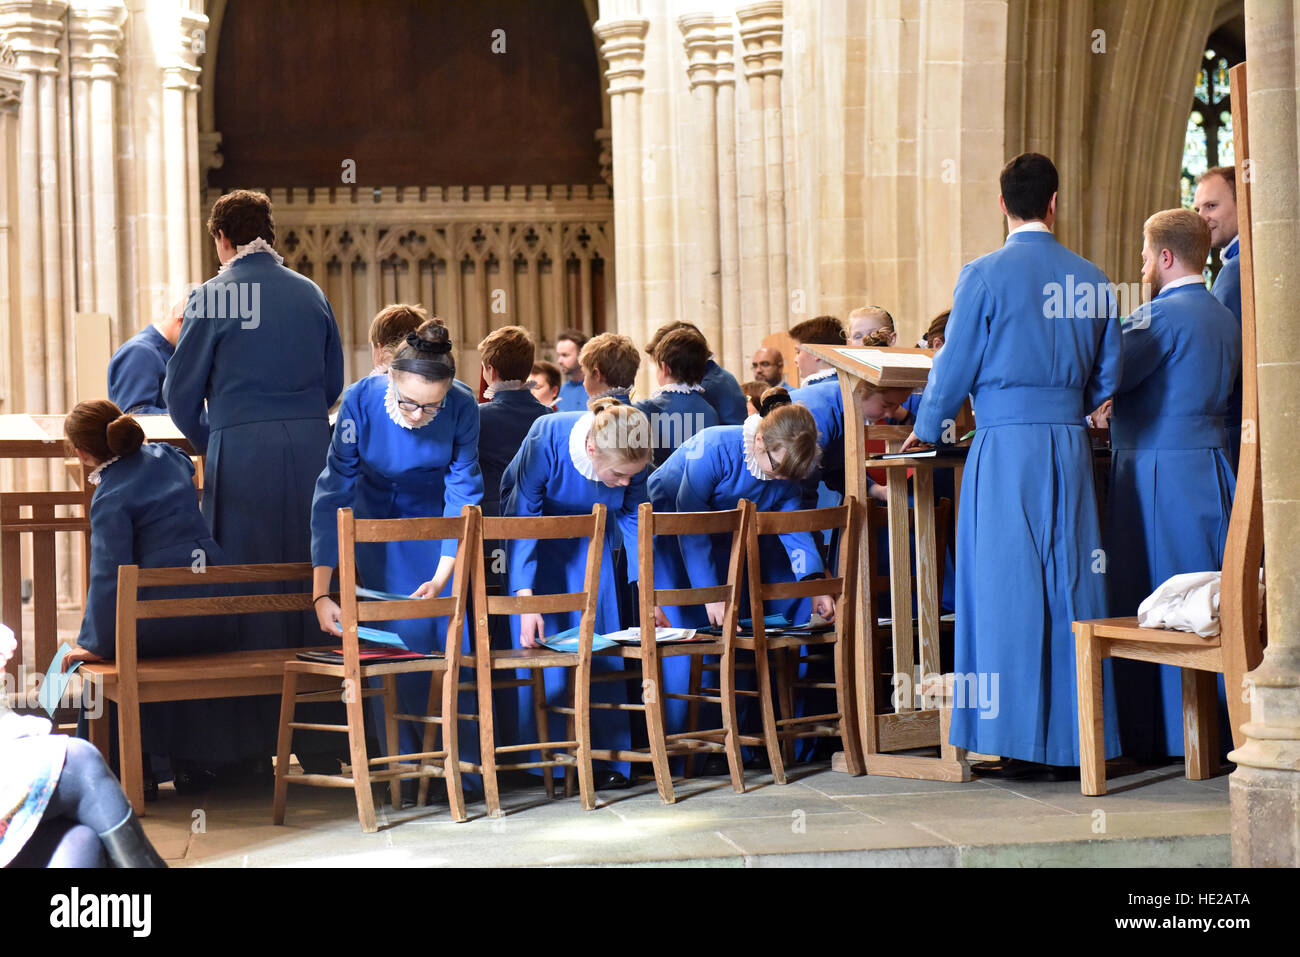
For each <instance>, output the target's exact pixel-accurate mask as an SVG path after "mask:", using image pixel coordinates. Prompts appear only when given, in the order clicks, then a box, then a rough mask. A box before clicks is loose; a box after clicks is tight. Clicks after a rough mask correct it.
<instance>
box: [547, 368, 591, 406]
mask: <svg viewBox="0 0 1300 957" xmlns="http://www.w3.org/2000/svg"><path fill="white" fill-rule="evenodd" d="M555 411H556V412H586V411H587V389H586V387H585V386H584V385H583V384H582V382H581V380H580V381H578V382H574V381H573V380H572V379H570V378H569V377H568V376H564V381H563V382H561V383H560V394H559V396H558V397H557V398H556V400H555Z"/></svg>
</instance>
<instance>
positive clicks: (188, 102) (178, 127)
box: [153, 10, 208, 318]
mask: <svg viewBox="0 0 1300 957" xmlns="http://www.w3.org/2000/svg"><path fill="white" fill-rule="evenodd" d="M207 25H208V18H207V17H205V16H204V15H203V14H202V13H197V12H195V11H192V10H182V11H180V13H179V15H178V16H177V19H176V33H175V35H174V36H173V38H172V42H171V44H169V45H168V46H167V47H164V49H165V51H166V52H165V54H164V55H163V57H162V68H163V92H162V108H163V138H164V139H163V142H164V144H165V152H164V154H163V171H164V177H165V178H164V182H163V190H164V192H165V194H166V204H167V206H166V208H167V281H168V285H169V287H170V290H171V293H170V295H171V296H178V295H179V292H180V290H181V289H183V288H184V286H185V284H186V283H188V282H198V281H200V280H201V279H202V278H204V277H203V276H201V275H200V271H201V269H202V265H201V255H200V248H199V236H200V232H201V227H200V225H199V220H200V219H201V216H200V212H199V143H198V131H199V114H198V92H199V83H198V81H199V63H198V61H199V53H200V51H201V49H202V44H201V43H199V42H198V41H197V38H198V37H200V36H201V34H200V33H199V31H201V30H203V29H204V28H205V27H206V26H207ZM170 307H171V302H170V301H169V302H168V303H167V304H166V305H165V306H164V309H167V308H170ZM153 318H157V317H156V316H155V317H153Z"/></svg>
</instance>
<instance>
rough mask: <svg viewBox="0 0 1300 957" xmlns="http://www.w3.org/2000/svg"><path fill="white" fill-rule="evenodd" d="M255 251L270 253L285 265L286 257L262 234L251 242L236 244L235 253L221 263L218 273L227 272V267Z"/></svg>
mask: <svg viewBox="0 0 1300 957" xmlns="http://www.w3.org/2000/svg"><path fill="white" fill-rule="evenodd" d="M253 253H270V254H271V257H272V258H273V259H274V260H275V261H276V262H277V263H279V264H280V265H281V266H283V265H284V257H283V256H281V255H280V254H279V253H277V252H276V251H275V249H274V248H273V247H272V246H271V244H270V243H268V242H267V241H266V240H265V239H263V238H262V237H261V236H258V237H257V238H256V239H254V240H253V241H252V242H251V243H244V245H242V246H236V247H235V255H233V256H231V257H230V258H229V259H227V260H226V261H225V262H224V263H222V264H221V268H220V269H218V270H217V275H221V274H222V273H223V272H225V271H226V270H227V269H229V268H230V267H231V266H233V265H234V264H235V263H236V262H238V261H239V260H241V259H243V258H244V257H245V256H251V255H253Z"/></svg>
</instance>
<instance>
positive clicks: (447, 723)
mask: <svg viewBox="0 0 1300 957" xmlns="http://www.w3.org/2000/svg"><path fill="white" fill-rule="evenodd" d="M442 678H443V680H442V709H441V716H442V750H443V753H444V754H445V757H444V758H443V759H442V777H443V781H444V782H445V783H446V785H447V806H448V807H449V808H450V809H451V819H452V820H453V821H455V822H457V823H458V824H461V823H464V822H465V820H466V815H465V786H464V784H463V783H462V782H461V779H460V722H459V721H458V720H457V719H456V713H457V711H458V703H459V700H460V682H459V681H452V680H451V676H450V675H449V674H448V675H443V676H442ZM423 763H424V762H423V760H421V764H423ZM427 780H429V779H428V778H421V779H420V781H421V783H423V782H425V781H427Z"/></svg>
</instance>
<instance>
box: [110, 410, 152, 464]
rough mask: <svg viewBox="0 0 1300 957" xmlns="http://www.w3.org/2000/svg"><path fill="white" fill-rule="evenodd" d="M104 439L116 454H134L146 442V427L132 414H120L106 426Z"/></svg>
mask: <svg viewBox="0 0 1300 957" xmlns="http://www.w3.org/2000/svg"><path fill="white" fill-rule="evenodd" d="M104 441H105V442H106V443H107V444H108V448H109V451H110V452H112V453H113V454H114V455H134V454H135V453H136V452H139V451H140V446H141V445H143V444H144V429H142V428H140V423H139V422H137V421H136V420H135V419H134V418H133V417H132V416H129V415H119V416H118V417H117V418H116V419H114V420H113V421H112V422H110V423H108V425H106V426H105V427H104Z"/></svg>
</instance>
